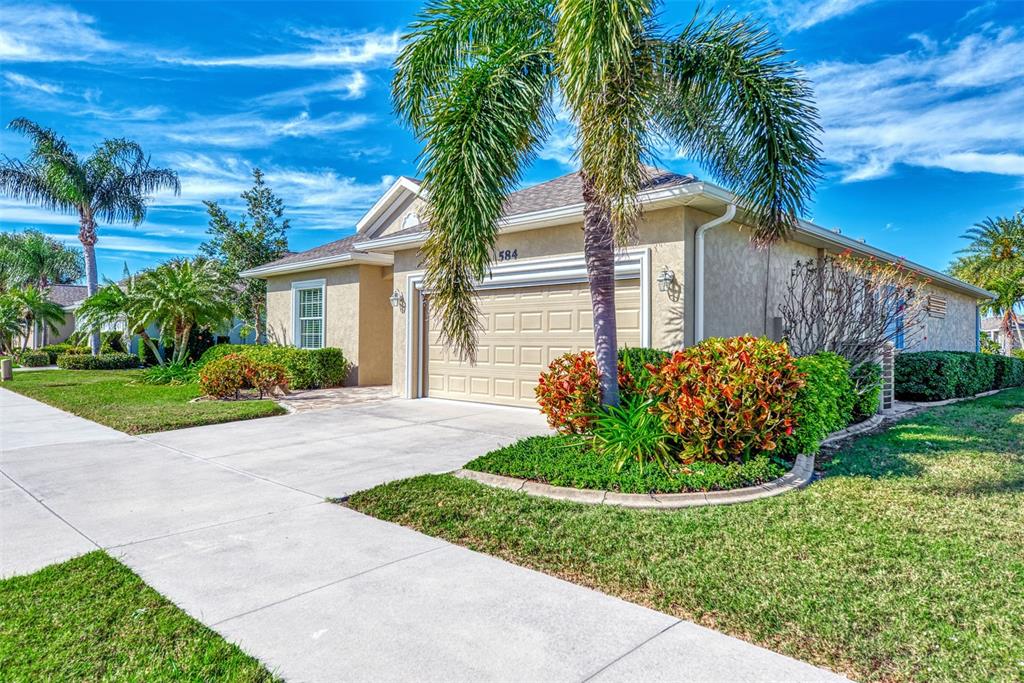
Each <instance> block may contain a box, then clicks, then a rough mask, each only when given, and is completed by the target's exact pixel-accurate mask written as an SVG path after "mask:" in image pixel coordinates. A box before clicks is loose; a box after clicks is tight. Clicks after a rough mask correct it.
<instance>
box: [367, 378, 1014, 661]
mask: <svg viewBox="0 0 1024 683" xmlns="http://www.w3.org/2000/svg"><path fill="white" fill-rule="evenodd" d="M825 471H826V474H827V477H826V478H825V479H824V480H822V481H819V482H816V483H814V484H812V485H811V486H810V487H808V488H807V489H804V490H802V491H799V492H794V493H789V494H786V495H783V496H779V497H776V498H770V499H766V500H762V501H757V502H754V503H747V504H742V505H735V506H725V507H705V508H695V509H693V508H692V509H686V510H679V511H673V512H659V511H642V510H625V509H615V508H608V507H595V506H586V505H580V504H574V503H566V502H556V501H550V500H544V499H538V498H531V497H529V496H527V495H524V494H519V493H513V492H509V491H503V490H497V489H492V488H488V487H485V486H483V485H480V484H477V483H475V482H471V481H464V480H460V479H456V478H454V477H452V476H451V475H434V476H424V477H417V478H414V479H408V480H405V481H400V482H395V483H392V484H388V485H384V486H380V487H377V488H375V489H371V490H369V491H366V492H362V493H359V494H356V495H354V496H352V498H351V499H350V500H349V504H350V505H351V506H352V507H354V508H355V509H357V510H361V511H363V512H366V513H368V514H371V515H374V516H376V517H380V518H382V519H387V520H391V521H394V522H398V523H400V524H404V525H406V526H410V527H413V528H416V529H419V530H420V531H423V532H425V533H428V534H432V535H435V536H440V537H443V538H446V539H449V540H451V541H453V542H456V543H460V544H462V545H466V546H468V547H471V548H474V549H476V550H480V551H483V552H487V553H491V554H493V555H497V556H499V557H503V558H505V559H507V560H509V561H512V562H516V563H519V564H523V565H526V566H529V567H533V568H535V569H538V570H540V571H544V572H547V573H550V574H554V575H557V576H561V577H564V578H566V579H568V580H570V581H575V582H577V583H581V584H584V585H587V586H592V587H594V588H597V589H600V590H602V591H604V592H607V593H611V594H613V595H618V596H621V597H623V598H625V599H627V600H632V601H634V602H638V603H641V604H644V605H649V606H651V607H653V608H655V609H658V610H662V611H664V612H668V613H671V614H674V615H677V616H679V617H681V618H684V619H690V620H693V621H696V622H699V623H701V624H704V625H707V626H711V627H714V628H717V629H719V630H722V631H724V632H726V633H730V634H733V635H736V636H739V637H741V638H744V639H746V640H749V641H752V642H755V643H758V644H761V645H764V646H766V647H769V648H771V649H774V650H777V651H779V652H783V653H785V654H788V655H791V656H793V657H797V658H799V659H804V660H807V661H811V662H813V663H815V664H818V665H823V666H826V667H830V668H832V669H834V670H837V671H841V672H844V673H847V674H849V675H851V676H853V677H855V678H858V679H862V680H887V681H888V680H923V681H933V680H945V681H964V680H976V681H996V680H999V681H1010V680H1022V679H1024V618H1022V615H1024V389H1016V390H1012V391H1005V392H1003V393H1002V394H999V395H997V396H992V397H989V398H985V399H981V400H978V401H972V402H966V403H960V404H956V405H952V406H948V407H944V408H937V409H933V410H931V411H929V412H927V413H924V414H921V415H918V416H916V417H912V418H909V419H907V420H905V421H903V422H901V423H900V424H898V425H896V426H894V427H893V428H892V429H890V430H888V431H887V432H885V433H882V434H877V435H873V436H868V437H864V438H861V439H860V440H858V441H857V442H855V443H853V444H851V445H850V446H848V447H846V448H845V449H844V450H842V451H841V452H840V453H838V454H837V455H836V457H835V458H833V460H832V461H831V462H830V463H828V464H826V465H825ZM566 618H568V619H571V606H566Z"/></svg>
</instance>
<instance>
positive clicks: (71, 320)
mask: <svg viewBox="0 0 1024 683" xmlns="http://www.w3.org/2000/svg"><path fill="white" fill-rule="evenodd" d="M74 331H75V314H74V313H73V312H71V311H64V322H62V323H61V324H60V325H58V326H57V332H56V333H54V331H53V330H49V329H48V330H46V334H45V337H46V343H45V344H44V343H43V337H44V335H43V331H42V328H41V327H39V328H38V329H37V330H33V331H31V332H29V335H28V348H30V349H38V348H40V347H43V346H49V345H50V344H60V343H61V342H64V341H67V339H68V337H70V336H71V333H72V332H74ZM18 341H19V343H20V339H19V340H18Z"/></svg>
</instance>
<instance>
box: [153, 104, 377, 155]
mask: <svg viewBox="0 0 1024 683" xmlns="http://www.w3.org/2000/svg"><path fill="white" fill-rule="evenodd" d="M373 120H374V119H373V117H372V116H370V115H367V114H346V113H343V112H331V113H330V114H326V115H324V116H320V117H313V116H310V115H309V112H305V111H304V112H301V113H300V114H298V115H297V116H293V117H291V118H282V119H275V118H268V117H265V116H262V115H260V114H253V113H241V114H226V115H222V116H193V117H190V118H189V119H188V120H186V121H183V122H181V123H176V124H169V125H161V126H159V127H158V128H155V129H153V130H152V131H151V132H153V133H155V134H159V135H163V136H164V137H166V138H168V139H170V140H174V141H175V142H179V143H184V144H188V145H212V146H215V147H228V148H235V149H255V148H260V147H267V146H269V145H271V144H273V143H274V142H276V141H278V140H281V139H282V138H319V137H325V136H329V135H332V134H335V133H342V132H347V131H353V130H358V129H360V128H363V127H365V126H367V125H369V124H370V123H371V122H372V121H373Z"/></svg>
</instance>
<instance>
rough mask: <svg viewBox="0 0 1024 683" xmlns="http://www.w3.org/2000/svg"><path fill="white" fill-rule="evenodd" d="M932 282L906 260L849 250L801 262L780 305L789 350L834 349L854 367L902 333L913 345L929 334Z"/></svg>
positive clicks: (907, 343) (803, 353) (874, 356)
mask: <svg viewBox="0 0 1024 683" xmlns="http://www.w3.org/2000/svg"><path fill="white" fill-rule="evenodd" d="M928 282H929V281H928V280H926V279H923V278H920V277H919V276H917V275H916V274H915V273H914V272H913V271H911V270H909V269H908V268H907V267H906V266H904V265H903V263H902V262H895V263H893V262H886V261H880V260H878V259H875V258H858V257H855V256H853V255H852V254H851V253H850V252H843V253H842V254H840V255H838V256H826V257H824V258H822V259H809V260H807V261H797V263H796V264H795V265H794V266H793V269H792V271H790V275H789V282H788V284H787V287H786V292H785V295H784V297H783V302H782V304H781V305H780V306H779V313H780V315H781V316H782V324H783V330H784V332H785V335H786V340H787V341H788V342H789V348H790V351H791V352H792V353H793V355H795V356H807V355H810V354H812V353H818V352H820V351H833V352H835V353H838V354H839V355H841V356H843V357H845V358H846V359H847V360H848V361H850V368H851V370H855V369H856V368H858V367H859V366H861V365H862V364H864V363H866V362H870V361H874V360H876V359H878V358H879V357H880V356H881V352H882V348H883V347H884V345H885V344H886V343H887V342H894V343H895V342H896V340H897V338H900V337H901V338H902V342H903V343H902V348H903V349H904V350H905V349H909V348H911V347H913V346H914V345H915V344H917V343H919V342H920V341H921V340H922V339H923V338H924V334H925V325H924V318H925V315H926V313H927V311H926V304H927V295H926V294H925V291H924V288H925V285H927V284H928Z"/></svg>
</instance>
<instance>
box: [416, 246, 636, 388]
mask: <svg viewBox="0 0 1024 683" xmlns="http://www.w3.org/2000/svg"><path fill="white" fill-rule="evenodd" d="M423 276H424V274H423V271H422V270H418V271H415V272H412V273H410V274H409V276H408V278H407V280H406V292H405V300H406V303H407V305H406V308H405V397H406V398H420V397H422V396H423V372H424V369H425V365H424V362H425V351H424V346H425V344H424V333H425V329H424V299H423V293H424V286H423ZM636 278H639V279H640V343H641V345H643V346H650V345H651V250H650V248H649V247H632V248H628V249H622V250H619V252H618V253H617V254H616V257H615V279H616V280H633V279H636ZM580 282H587V267H586V260H585V259H584V256H583V254H570V255H567V256H547V257H543V258H536V259H524V260H522V261H512V262H508V263H499V264H494V265H493V266H491V273H490V275H489V276H488V277H487V279H485V280H484V281H482V282H481V283H479V284H478V285H477V289H483V290H487V289H507V288H510V287H537V286H541V285H564V284H576V283H580Z"/></svg>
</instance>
